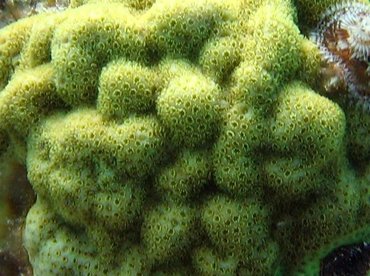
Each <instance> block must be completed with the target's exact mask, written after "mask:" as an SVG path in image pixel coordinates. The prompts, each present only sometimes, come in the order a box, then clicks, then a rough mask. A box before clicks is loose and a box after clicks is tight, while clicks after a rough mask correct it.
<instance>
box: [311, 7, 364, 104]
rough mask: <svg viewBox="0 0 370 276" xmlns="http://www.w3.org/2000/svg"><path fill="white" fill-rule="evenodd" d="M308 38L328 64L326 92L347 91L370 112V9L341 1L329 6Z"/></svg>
mask: <svg viewBox="0 0 370 276" xmlns="http://www.w3.org/2000/svg"><path fill="white" fill-rule="evenodd" d="M311 39H312V40H314V41H315V42H316V44H317V45H318V47H319V49H320V51H321V53H322V56H323V59H324V60H325V61H326V62H327V64H326V68H325V70H324V72H323V74H324V77H325V75H326V77H328V76H327V75H328V74H329V75H330V77H329V79H330V80H329V81H328V83H327V84H326V86H325V87H324V88H325V90H326V91H329V92H330V91H332V90H341V89H346V90H347V91H348V93H349V98H350V99H351V101H352V102H355V103H356V105H359V106H361V107H363V109H365V110H367V111H370V65H369V58H370V6H369V5H366V4H363V3H356V2H344V3H342V4H336V5H334V6H332V7H330V8H329V9H328V10H327V11H326V12H325V13H324V14H323V16H322V18H321V20H320V22H319V24H318V26H317V28H316V29H315V31H314V32H313V33H312V34H311Z"/></svg>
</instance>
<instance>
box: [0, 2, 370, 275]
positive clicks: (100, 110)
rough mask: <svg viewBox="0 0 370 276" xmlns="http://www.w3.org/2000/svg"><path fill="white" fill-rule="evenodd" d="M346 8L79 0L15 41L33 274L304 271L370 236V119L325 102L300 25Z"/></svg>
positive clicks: (18, 26) (13, 100)
mask: <svg viewBox="0 0 370 276" xmlns="http://www.w3.org/2000/svg"><path fill="white" fill-rule="evenodd" d="M336 2H337V1H331V0H330V1H303V0H297V1H289V0H273V1H267V0H226V1H223V0H197V1H195V0H190V1H180V0H178V1H173V0H157V1H154V0H117V1H115V0H113V1H110V0H106V1H105V0H92V1H73V2H72V4H71V7H70V8H69V9H67V10H66V11H63V12H61V13H55V14H52V13H51V14H44V15H38V16H36V17H30V18H27V19H23V20H21V21H19V22H17V23H15V24H13V25H10V26H8V27H6V28H4V29H2V30H0V65H1V66H0V88H1V90H0V154H2V155H3V159H5V158H6V157H8V156H12V155H14V156H17V157H19V158H18V160H19V162H21V163H22V165H24V166H26V167H27V171H28V179H29V181H30V182H31V184H32V186H33V188H34V190H35V192H36V193H37V195H38V200H37V202H36V203H35V205H34V206H33V207H32V209H31V210H30V212H29V214H28V216H27V220H26V226H25V234H24V243H25V246H26V248H27V250H28V253H29V257H30V262H31V264H32V266H33V270H34V274H35V275H48V274H91V275H101V274H109V275H137V274H142V275H150V274H152V275H191V274H193V275H272V274H274V273H279V272H280V273H285V274H287V275H289V274H293V275H294V274H296V273H301V272H302V273H308V272H312V271H316V272H317V271H318V270H319V264H320V260H321V259H322V258H323V257H324V256H325V255H326V254H328V253H329V252H330V251H331V250H333V249H334V248H335V247H337V246H341V245H344V244H346V243H349V242H358V241H361V240H364V239H367V238H368V236H369V233H370V230H369V229H368V228H369V227H368V225H367V223H366V221H368V220H367V219H364V218H369V217H370V215H369V214H370V212H369V208H370V206H369V198H368V195H369V188H368V185H369V179H370V177H369V161H370V144H369V143H368V139H367V137H368V136H369V135H368V134H369V126H370V123H369V120H370V119H369V118H370V117H369V115H368V114H363V113H359V110H357V109H355V108H352V106H350V105H347V104H345V103H344V101H342V100H340V99H339V100H337V99H338V97H334V96H330V97H324V96H323V95H320V94H319V93H317V91H319V89H318V88H319V86H320V81H319V78H318V77H319V74H320V66H321V60H320V52H319V51H318V49H317V48H316V47H315V46H314V44H312V43H311V42H310V41H309V40H308V39H307V38H306V37H305V36H304V35H305V34H304V33H302V32H301V30H308V29H309V28H311V27H312V24H314V23H316V21H317V20H318V15H317V13H319V12H321V11H322V10H324V9H325V8H326V7H327V6H328V5H330V4H332V3H336ZM303 12H304V13H303ZM335 101H337V103H336V102H335ZM5 162H6V161H5ZM364 221H365V222H364Z"/></svg>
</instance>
